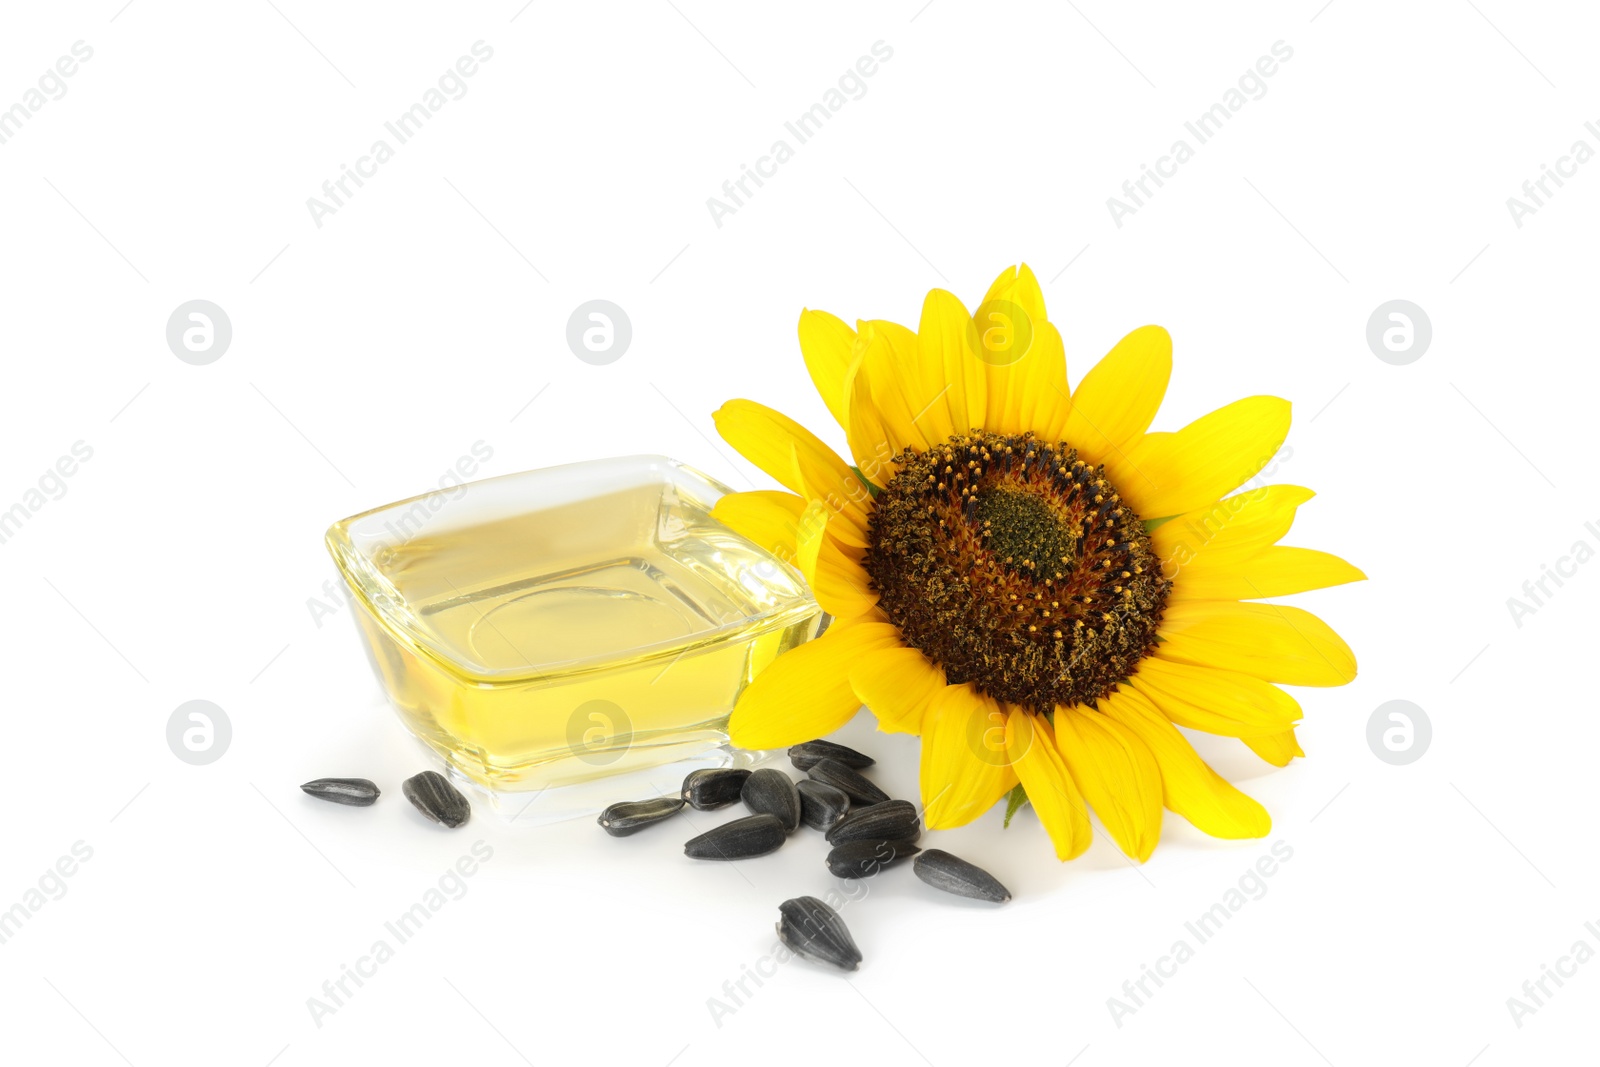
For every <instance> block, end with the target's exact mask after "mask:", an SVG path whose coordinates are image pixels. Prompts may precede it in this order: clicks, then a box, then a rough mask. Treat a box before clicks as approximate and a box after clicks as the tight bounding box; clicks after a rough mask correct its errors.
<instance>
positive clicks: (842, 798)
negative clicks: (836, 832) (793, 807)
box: [795, 778, 850, 830]
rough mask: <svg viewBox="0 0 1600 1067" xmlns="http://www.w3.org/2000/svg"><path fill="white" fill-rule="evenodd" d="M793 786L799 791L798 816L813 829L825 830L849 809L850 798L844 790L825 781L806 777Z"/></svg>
mask: <svg viewBox="0 0 1600 1067" xmlns="http://www.w3.org/2000/svg"><path fill="white" fill-rule="evenodd" d="M795 788H796V789H798V790H799V791H800V818H801V820H802V821H804V822H805V824H806V825H807V826H809V827H811V828H812V829H814V830H827V829H828V828H829V827H831V826H833V824H834V823H836V822H838V821H839V820H840V819H842V818H844V817H845V814H846V813H847V812H849V810H850V798H849V797H848V796H846V795H845V792H844V790H842V789H835V788H834V787H833V786H831V785H828V784H827V783H825V782H818V781H814V780H812V779H810V778H807V779H806V780H805V781H803V782H797V783H796V784H795Z"/></svg>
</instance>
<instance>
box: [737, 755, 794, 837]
mask: <svg viewBox="0 0 1600 1067" xmlns="http://www.w3.org/2000/svg"><path fill="white" fill-rule="evenodd" d="M739 797H740V799H742V800H743V801H744V806H745V807H747V808H749V809H750V810H751V811H752V812H753V813H755V814H756V815H776V816H777V817H778V821H779V822H781V823H783V828H784V830H786V831H788V832H789V833H794V832H795V831H796V830H798V829H799V828H800V791H799V790H798V789H796V788H795V786H794V779H792V778H790V777H789V776H788V775H787V774H784V773H783V772H782V771H780V770H777V769H776V768H773V767H764V768H762V769H761V770H759V771H757V772H755V773H754V774H752V775H751V776H750V777H748V778H746V779H745V780H744V788H743V789H742V790H740V791H739Z"/></svg>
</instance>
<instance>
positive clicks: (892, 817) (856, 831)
mask: <svg viewBox="0 0 1600 1067" xmlns="http://www.w3.org/2000/svg"><path fill="white" fill-rule="evenodd" d="M921 836H922V820H921V819H919V818H918V817H917V807H916V805H915V804H913V803H911V801H909V800H890V801H887V802H885V803H883V804H872V805H869V806H868V807H865V808H857V809H855V810H854V811H852V812H851V813H850V814H849V815H846V816H845V817H844V818H843V819H840V820H839V821H838V822H836V823H834V825H833V829H831V830H829V831H828V844H830V845H842V844H844V843H845V842H846V841H904V842H906V843H908V844H910V843H914V842H915V841H916V840H917V839H918V838H919V837H921Z"/></svg>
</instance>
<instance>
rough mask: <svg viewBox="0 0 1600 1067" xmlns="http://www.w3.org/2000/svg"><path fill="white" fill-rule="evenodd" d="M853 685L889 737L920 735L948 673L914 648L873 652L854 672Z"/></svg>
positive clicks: (851, 679) (862, 701)
mask: <svg viewBox="0 0 1600 1067" xmlns="http://www.w3.org/2000/svg"><path fill="white" fill-rule="evenodd" d="M850 685H851V688H853V689H854V690H855V691H856V696H857V697H859V698H860V699H861V703H863V704H865V705H866V706H867V710H869V711H871V712H872V714H873V715H874V716H875V717H876V718H877V720H878V729H879V730H882V731H883V732H884V733H886V734H919V733H921V732H922V721H923V717H924V716H925V715H926V713H927V710H928V707H929V705H930V704H931V703H932V702H933V698H934V696H935V695H936V694H937V693H939V692H941V691H943V690H944V688H945V684H944V672H943V671H941V670H940V669H939V668H938V667H936V666H935V665H934V664H932V663H930V662H928V658H927V657H926V656H924V655H923V654H922V653H921V652H918V651H917V650H916V649H914V648H886V649H882V650H879V651H877V652H869V653H868V654H866V655H864V656H862V657H861V660H860V661H859V662H858V663H856V665H855V666H853V667H851V668H850Z"/></svg>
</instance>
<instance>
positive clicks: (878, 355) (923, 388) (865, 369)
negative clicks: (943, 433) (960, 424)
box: [853, 319, 946, 452]
mask: <svg viewBox="0 0 1600 1067" xmlns="http://www.w3.org/2000/svg"><path fill="white" fill-rule="evenodd" d="M856 332H857V334H858V335H859V336H860V338H861V344H860V345H859V346H858V348H857V352H856V361H857V363H858V364H859V365H858V366H857V367H856V368H855V369H854V370H853V373H854V374H855V375H856V376H857V377H864V378H865V379H866V383H867V388H868V389H869V391H870V395H871V396H872V403H873V406H874V407H876V408H877V409H878V414H879V416H880V417H881V418H882V420H883V425H884V428H885V429H886V430H887V431H888V434H889V440H890V443H891V444H892V445H893V447H894V451H896V452H899V451H900V450H901V449H903V448H907V447H910V448H926V447H928V443H929V442H930V440H931V441H938V440H943V438H942V437H939V436H935V435H933V434H931V433H929V432H928V431H926V430H925V429H924V428H923V426H922V425H920V424H919V420H920V419H925V418H926V415H927V413H928V412H929V411H931V410H932V408H933V406H934V404H935V403H936V402H938V401H939V400H941V399H942V393H943V392H944V390H945V386H946V383H945V382H943V381H929V382H925V381H924V380H923V377H922V373H921V366H920V364H921V360H922V353H921V350H920V349H919V348H918V342H917V335H916V334H914V333H912V332H911V331H910V330H908V329H906V328H905V327H904V326H901V325H900V324H899V323H897V322H887V321H884V320H882V319H873V320H871V321H863V322H858V323H856Z"/></svg>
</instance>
